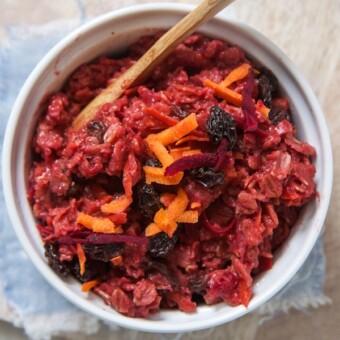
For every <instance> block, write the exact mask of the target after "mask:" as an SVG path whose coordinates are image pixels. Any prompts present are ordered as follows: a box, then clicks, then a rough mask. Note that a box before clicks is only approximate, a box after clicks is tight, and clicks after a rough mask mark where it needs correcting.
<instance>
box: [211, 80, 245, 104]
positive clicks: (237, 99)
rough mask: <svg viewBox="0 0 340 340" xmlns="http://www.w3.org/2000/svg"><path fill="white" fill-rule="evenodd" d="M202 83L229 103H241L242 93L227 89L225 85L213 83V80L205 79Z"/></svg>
mask: <svg viewBox="0 0 340 340" xmlns="http://www.w3.org/2000/svg"><path fill="white" fill-rule="evenodd" d="M204 85H205V86H207V87H210V88H211V89H213V90H214V91H215V93H216V95H217V96H218V97H221V98H223V99H224V100H226V101H227V102H229V103H232V104H234V105H236V106H241V104H242V95H241V94H239V93H237V92H235V91H233V90H230V89H228V88H227V87H223V86H221V85H219V84H216V83H214V82H213V81H211V80H209V79H206V80H205V81H204Z"/></svg>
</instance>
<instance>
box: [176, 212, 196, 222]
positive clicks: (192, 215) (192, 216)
mask: <svg viewBox="0 0 340 340" xmlns="http://www.w3.org/2000/svg"><path fill="white" fill-rule="evenodd" d="M176 222H178V223H197V222H198V211H197V210H187V211H184V212H183V213H182V214H181V215H180V216H178V218H177V219H176Z"/></svg>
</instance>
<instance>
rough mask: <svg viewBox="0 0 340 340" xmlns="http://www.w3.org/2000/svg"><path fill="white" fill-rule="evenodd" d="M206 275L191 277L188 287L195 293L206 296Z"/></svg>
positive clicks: (199, 274)
mask: <svg viewBox="0 0 340 340" xmlns="http://www.w3.org/2000/svg"><path fill="white" fill-rule="evenodd" d="M205 281H206V278H205V274H204V273H197V274H194V275H191V276H189V282H188V286H189V288H190V290H191V291H192V292H193V293H196V294H204V293H205Z"/></svg>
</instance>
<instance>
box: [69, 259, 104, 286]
mask: <svg viewBox="0 0 340 340" xmlns="http://www.w3.org/2000/svg"><path fill="white" fill-rule="evenodd" d="M69 269H70V272H71V274H72V275H73V276H74V277H75V278H76V279H78V280H79V281H80V282H81V283H84V282H87V281H91V280H93V279H95V278H97V277H102V276H104V275H105V273H106V272H107V271H108V269H109V266H108V265H107V264H106V263H104V262H101V261H96V260H92V259H86V263H85V272H84V274H83V275H81V274H80V266H79V261H78V258H76V259H74V260H73V261H71V262H70V263H69Z"/></svg>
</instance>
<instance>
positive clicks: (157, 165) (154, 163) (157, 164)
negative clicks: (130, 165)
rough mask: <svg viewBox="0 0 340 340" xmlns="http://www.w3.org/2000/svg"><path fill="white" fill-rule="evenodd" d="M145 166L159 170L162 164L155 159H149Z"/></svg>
mask: <svg viewBox="0 0 340 340" xmlns="http://www.w3.org/2000/svg"><path fill="white" fill-rule="evenodd" d="M145 165H147V166H153V167H154V168H161V167H162V163H161V162H160V161H159V160H158V159H156V158H150V159H148V160H147V161H146V162H145Z"/></svg>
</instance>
